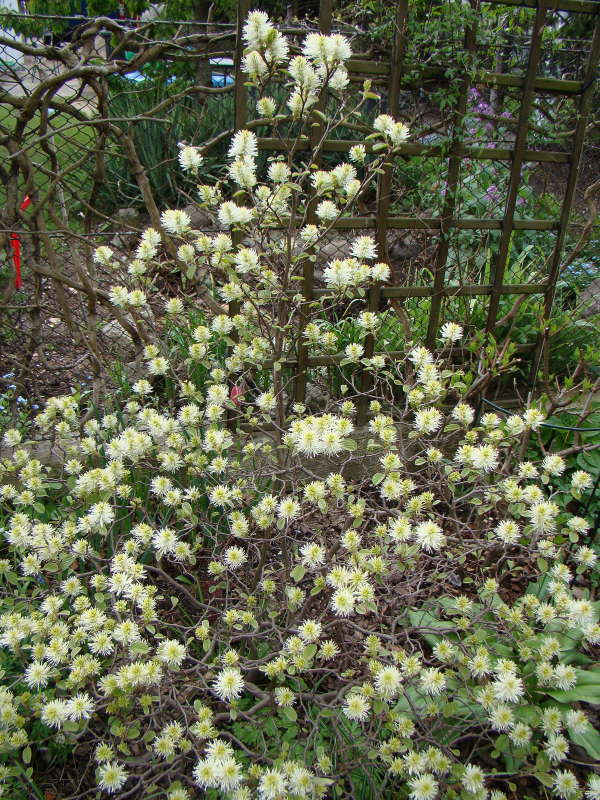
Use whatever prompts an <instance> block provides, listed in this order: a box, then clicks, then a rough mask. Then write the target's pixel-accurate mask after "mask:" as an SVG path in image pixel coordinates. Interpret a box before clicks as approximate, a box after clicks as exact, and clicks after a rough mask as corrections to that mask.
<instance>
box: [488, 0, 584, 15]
mask: <svg viewBox="0 0 600 800" xmlns="http://www.w3.org/2000/svg"><path fill="white" fill-rule="evenodd" d="M483 2H484V3H493V4H494V5H499V6H518V7H519V8H536V7H537V4H536V0H483ZM548 10H549V11H574V12H575V13H576V14H595V13H596V12H597V11H598V3H597V2H593V0H558V2H556V4H554V3H553V4H552V6H550V7H549V9H548Z"/></svg>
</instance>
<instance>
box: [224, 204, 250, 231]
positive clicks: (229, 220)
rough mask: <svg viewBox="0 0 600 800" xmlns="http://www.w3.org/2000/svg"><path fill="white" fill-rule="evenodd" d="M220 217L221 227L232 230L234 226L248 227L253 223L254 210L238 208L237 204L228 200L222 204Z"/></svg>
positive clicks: (243, 207)
mask: <svg viewBox="0 0 600 800" xmlns="http://www.w3.org/2000/svg"><path fill="white" fill-rule="evenodd" d="M218 216H219V222H220V223H221V225H224V226H225V227H227V228H231V227H233V226H234V225H248V223H249V222H251V221H252V218H253V216H254V210H253V209H252V208H246V207H245V206H238V205H237V203H233V202H232V201H231V200H228V201H227V202H225V203H222V204H221V206H220V208H219V213H218Z"/></svg>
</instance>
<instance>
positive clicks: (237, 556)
mask: <svg viewBox="0 0 600 800" xmlns="http://www.w3.org/2000/svg"><path fill="white" fill-rule="evenodd" d="M223 560H224V562H225V564H227V566H228V567H229V569H238V568H239V567H241V566H242V565H243V564H245V563H246V561H247V560H248V555H247V553H246V551H245V550H242V548H241V547H235V546H234V547H228V548H227V550H226V551H225V555H224V556H223Z"/></svg>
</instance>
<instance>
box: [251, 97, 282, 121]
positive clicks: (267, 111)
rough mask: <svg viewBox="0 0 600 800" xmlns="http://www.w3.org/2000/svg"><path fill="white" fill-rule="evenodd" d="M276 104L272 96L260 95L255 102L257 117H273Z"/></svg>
mask: <svg viewBox="0 0 600 800" xmlns="http://www.w3.org/2000/svg"><path fill="white" fill-rule="evenodd" d="M276 110H277V106H276V104H275V101H274V100H273V98H272V97H261V98H260V100H259V101H258V102H257V104H256V111H257V113H258V115H259V117H274V116H275V112H276Z"/></svg>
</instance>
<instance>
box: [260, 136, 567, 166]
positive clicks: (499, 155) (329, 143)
mask: <svg viewBox="0 0 600 800" xmlns="http://www.w3.org/2000/svg"><path fill="white" fill-rule="evenodd" d="M289 143H290V140H289V139H275V138H267V137H263V138H259V140H258V146H259V148H260V149H261V150H279V151H284V150H285V148H286V146H287V145H288V144H289ZM355 144H363V145H364V146H365V148H366V150H367V152H371V151H372V147H373V145H372V143H371V142H364V141H362V140H361V139H326V140H325V141H324V142H323V152H326V153H347V152H348V150H349V149H350V148H351V147H352V146H353V145H355ZM308 149H309V142H308V138H306V137H305V138H303V139H300V141H299V142H298V143H297V146H296V150H298V151H302V152H305V151H307V150H308ZM397 152H398V154H399V155H401V156H403V155H407V156H425V157H432V158H440V157H442V156H445V155H446V153H447V149H446V148H445V147H442V146H441V145H429V144H416V143H414V142H405V143H404V144H401V145H399V146H398V148H397ZM457 153H458V155H460V156H463V157H464V158H473V159H477V160H486V161H510V160H512V158H513V156H514V150H512V149H510V148H506V147H497V148H494V147H473V146H469V145H458V146H457ZM523 157H524V160H525V161H527V162H531V163H541V162H544V163H548V162H549V163H556V164H568V162H569V159H570V155H569V153H562V152H560V151H559V150H525V152H524V154H523Z"/></svg>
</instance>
